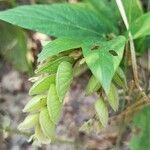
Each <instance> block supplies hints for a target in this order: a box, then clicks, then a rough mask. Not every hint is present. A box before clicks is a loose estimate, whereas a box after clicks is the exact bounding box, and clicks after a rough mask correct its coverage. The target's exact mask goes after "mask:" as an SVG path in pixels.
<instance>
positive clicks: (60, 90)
mask: <svg viewBox="0 0 150 150" xmlns="http://www.w3.org/2000/svg"><path fill="white" fill-rule="evenodd" d="M72 79H73V69H72V65H71V64H70V63H69V62H66V61H64V62H62V63H61V64H60V65H59V66H58V70H57V74H56V90H57V94H58V97H59V100H60V102H62V101H63V99H64V97H65V94H66V92H67V91H68V90H69V87H70V84H71V81H72Z"/></svg>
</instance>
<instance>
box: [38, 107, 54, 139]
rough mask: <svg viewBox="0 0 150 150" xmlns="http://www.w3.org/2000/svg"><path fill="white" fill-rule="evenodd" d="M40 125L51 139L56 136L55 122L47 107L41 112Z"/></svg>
mask: <svg viewBox="0 0 150 150" xmlns="http://www.w3.org/2000/svg"><path fill="white" fill-rule="evenodd" d="M40 126H41V129H42V131H43V133H44V135H45V136H46V137H48V138H49V139H50V140H52V139H54V137H55V124H54V123H53V122H52V120H51V119H50V116H49V113H48V110H47V108H43V109H42V110H41V112H40Z"/></svg>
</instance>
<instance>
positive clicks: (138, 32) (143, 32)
mask: <svg viewBox="0 0 150 150" xmlns="http://www.w3.org/2000/svg"><path fill="white" fill-rule="evenodd" d="M149 23H150V12H148V13H145V14H144V15H142V16H141V17H139V18H138V19H137V20H135V21H134V22H133V24H132V25H131V27H130V30H131V32H132V35H133V38H134V39H137V38H140V37H144V36H148V35H150V25H149Z"/></svg>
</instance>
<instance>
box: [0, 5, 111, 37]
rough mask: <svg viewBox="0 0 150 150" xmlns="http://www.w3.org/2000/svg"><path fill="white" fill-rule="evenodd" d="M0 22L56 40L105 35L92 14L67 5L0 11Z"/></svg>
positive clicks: (103, 27)
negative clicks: (53, 37)
mask: <svg viewBox="0 0 150 150" xmlns="http://www.w3.org/2000/svg"><path fill="white" fill-rule="evenodd" d="M0 19H1V20H3V21H6V22H9V23H11V24H14V25H18V26H21V27H24V28H27V29H31V30H34V31H38V32H42V33H45V34H49V35H53V36H56V37H62V36H70V37H78V38H80V37H82V38H85V37H87V36H88V37H101V34H103V33H107V32H108V30H107V27H106V24H105V22H104V21H101V20H99V18H98V17H97V16H96V15H95V14H94V13H93V12H92V11H90V10H87V9H84V8H80V7H78V6H76V5H70V4H53V5H32V6H20V7H16V8H14V9H10V10H7V11H3V12H0Z"/></svg>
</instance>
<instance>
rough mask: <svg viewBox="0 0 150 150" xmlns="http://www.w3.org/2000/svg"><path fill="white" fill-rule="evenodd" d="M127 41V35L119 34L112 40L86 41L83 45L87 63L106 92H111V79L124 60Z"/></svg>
mask: <svg viewBox="0 0 150 150" xmlns="http://www.w3.org/2000/svg"><path fill="white" fill-rule="evenodd" d="M125 42H126V39H125V37H123V36H118V37H116V38H114V39H112V40H110V41H104V42H103V41H100V42H95V43H92V44H91V43H85V44H84V45H83V46H82V48H83V55H84V57H85V60H86V63H87V65H88V66H89V68H90V70H91V71H92V73H93V74H94V76H95V77H96V78H97V79H98V81H99V82H100V83H101V85H102V87H103V89H104V90H105V92H106V94H108V92H109V89H110V84H111V80H112V78H113V76H114V74H115V72H116V70H117V68H118V66H119V64H120V62H121V60H122V56H123V52H124V46H125ZM112 52H113V53H112ZM114 53H115V55H114Z"/></svg>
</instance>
